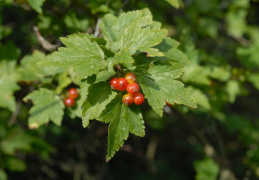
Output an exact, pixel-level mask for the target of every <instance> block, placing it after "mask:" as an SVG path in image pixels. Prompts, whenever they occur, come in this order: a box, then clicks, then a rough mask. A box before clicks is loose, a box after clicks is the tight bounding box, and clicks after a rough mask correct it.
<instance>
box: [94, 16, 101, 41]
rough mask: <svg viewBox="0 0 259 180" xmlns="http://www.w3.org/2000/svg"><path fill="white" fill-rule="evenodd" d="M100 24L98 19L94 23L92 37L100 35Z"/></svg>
mask: <svg viewBox="0 0 259 180" xmlns="http://www.w3.org/2000/svg"><path fill="white" fill-rule="evenodd" d="M100 22H101V19H100V18H98V19H97V23H96V27H95V31H94V37H98V36H99V35H100V27H99V23H100Z"/></svg>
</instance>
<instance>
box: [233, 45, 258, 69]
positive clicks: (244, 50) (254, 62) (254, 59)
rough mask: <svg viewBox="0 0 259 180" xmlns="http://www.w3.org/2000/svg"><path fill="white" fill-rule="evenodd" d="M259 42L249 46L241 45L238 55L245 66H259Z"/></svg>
mask: <svg viewBox="0 0 259 180" xmlns="http://www.w3.org/2000/svg"><path fill="white" fill-rule="evenodd" d="M258 51H259V44H255V45H251V46H248V47H239V48H238V49H237V55H238V58H239V60H240V61H241V63H242V64H243V66H245V67H247V68H251V69H252V68H255V67H259V61H258Z"/></svg>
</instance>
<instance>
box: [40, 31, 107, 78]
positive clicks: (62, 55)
mask: <svg viewBox="0 0 259 180" xmlns="http://www.w3.org/2000/svg"><path fill="white" fill-rule="evenodd" d="M90 38H91V36H90V35H88V34H83V33H79V34H73V35H70V36H68V37H64V38H60V39H61V41H62V42H63V43H64V44H65V45H66V46H67V47H66V48H64V47H61V48H59V49H58V52H54V53H52V54H51V55H50V56H48V57H47V59H48V60H47V61H45V62H42V63H40V65H45V66H57V67H64V68H67V69H69V68H73V70H74V72H75V73H76V76H77V78H78V79H83V78H86V77H88V76H91V75H93V74H97V73H98V72H99V71H100V70H102V69H105V68H106V66H107V62H106V61H105V60H104V53H103V51H102V49H101V48H100V47H99V45H98V44H97V43H96V42H91V39H90Z"/></svg>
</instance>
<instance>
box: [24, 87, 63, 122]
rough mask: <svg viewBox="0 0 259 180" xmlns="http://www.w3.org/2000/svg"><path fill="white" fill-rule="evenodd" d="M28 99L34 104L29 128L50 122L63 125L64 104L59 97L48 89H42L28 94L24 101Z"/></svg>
mask: <svg viewBox="0 0 259 180" xmlns="http://www.w3.org/2000/svg"><path fill="white" fill-rule="evenodd" d="M28 99H31V100H32V101H33V104H34V105H33V106H32V108H31V109H30V111H29V113H30V117H29V126H30V125H35V127H38V126H40V125H42V124H45V123H48V122H49V121H52V122H53V123H55V124H56V125H61V121H62V117H63V114H64V111H63V109H64V103H63V102H62V101H61V99H60V97H59V96H58V95H56V94H55V93H54V92H52V91H50V90H48V89H45V88H41V89H39V90H37V91H33V92H32V93H30V94H28V95H27V96H26V97H25V98H24V101H27V100H28Z"/></svg>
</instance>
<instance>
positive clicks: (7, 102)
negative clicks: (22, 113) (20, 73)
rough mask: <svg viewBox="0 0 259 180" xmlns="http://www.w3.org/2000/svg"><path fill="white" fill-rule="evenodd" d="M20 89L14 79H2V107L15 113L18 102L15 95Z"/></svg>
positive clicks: (0, 97) (0, 84) (0, 102)
mask: <svg viewBox="0 0 259 180" xmlns="http://www.w3.org/2000/svg"><path fill="white" fill-rule="evenodd" d="M19 89H20V87H19V86H18V85H17V83H16V81H15V80H14V79H11V78H8V77H5V78H0V107H4V108H8V109H9V110H10V111H12V112H14V111H15V108H16V101H15V97H14V96H13V93H14V92H15V91H17V90H19Z"/></svg>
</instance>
